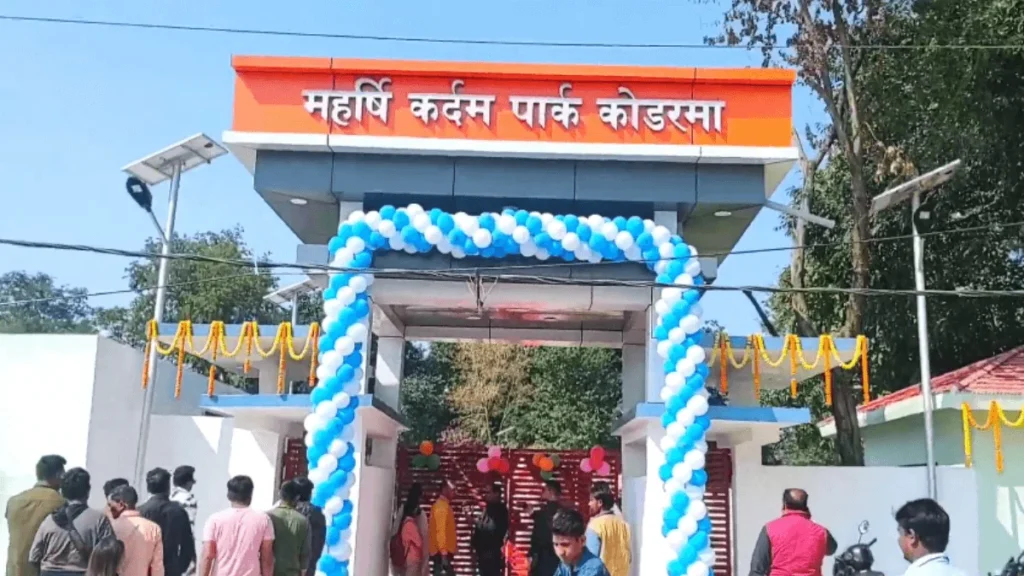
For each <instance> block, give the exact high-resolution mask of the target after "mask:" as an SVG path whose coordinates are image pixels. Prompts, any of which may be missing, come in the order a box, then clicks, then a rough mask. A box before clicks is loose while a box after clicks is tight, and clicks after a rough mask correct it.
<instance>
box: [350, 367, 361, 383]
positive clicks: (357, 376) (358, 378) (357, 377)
mask: <svg viewBox="0 0 1024 576" xmlns="http://www.w3.org/2000/svg"><path fill="white" fill-rule="evenodd" d="M352 374H353V376H352V379H353V380H355V381H356V382H362V381H363V369H362V368H356V370H355V372H353V373H352Z"/></svg>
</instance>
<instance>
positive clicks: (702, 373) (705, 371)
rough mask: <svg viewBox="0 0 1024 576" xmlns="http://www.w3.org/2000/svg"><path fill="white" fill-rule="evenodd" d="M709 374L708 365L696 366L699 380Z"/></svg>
mask: <svg viewBox="0 0 1024 576" xmlns="http://www.w3.org/2000/svg"><path fill="white" fill-rule="evenodd" d="M710 373H711V370H710V369H708V365H707V364H705V363H701V364H698V365H697V374H700V376H701V378H707V377H708V374H710Z"/></svg>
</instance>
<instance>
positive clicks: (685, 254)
mask: <svg viewBox="0 0 1024 576" xmlns="http://www.w3.org/2000/svg"><path fill="white" fill-rule="evenodd" d="M672 255H673V256H675V258H676V259H678V260H679V261H680V262H683V261H686V260H689V258H690V247H689V246H687V245H686V244H677V245H676V247H675V248H674V249H673V250H672Z"/></svg>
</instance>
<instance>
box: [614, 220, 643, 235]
mask: <svg viewBox="0 0 1024 576" xmlns="http://www.w3.org/2000/svg"><path fill="white" fill-rule="evenodd" d="M612 224H615V227H616V228H618V229H619V232H622V231H623V230H625V229H626V219H625V218H624V217H622V216H616V217H615V218H612ZM641 225H642V224H641Z"/></svg>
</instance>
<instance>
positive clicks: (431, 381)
mask: <svg viewBox="0 0 1024 576" xmlns="http://www.w3.org/2000/svg"><path fill="white" fill-rule="evenodd" d="M454 350H455V345H454V344H450V343H447V342H434V343H432V344H430V345H426V344H421V343H413V342H407V343H406V344H405V364H404V372H405V375H404V376H403V378H402V388H401V394H402V399H401V404H402V414H403V415H404V416H405V419H406V421H407V422H408V423H409V430H408V432H406V433H405V434H404V435H403V441H405V442H407V443H411V444H418V443H419V442H422V441H423V440H430V441H437V440H439V439H441V438H442V436H443V435H444V433H445V431H447V430H449V429H450V428H451V427H452V424H453V422H454V421H455V418H456V413H455V409H454V408H453V406H452V404H451V401H450V400H449V397H448V393H449V389H450V387H451V386H452V384H453V382H454V374H453V369H452V356H453V355H454Z"/></svg>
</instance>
